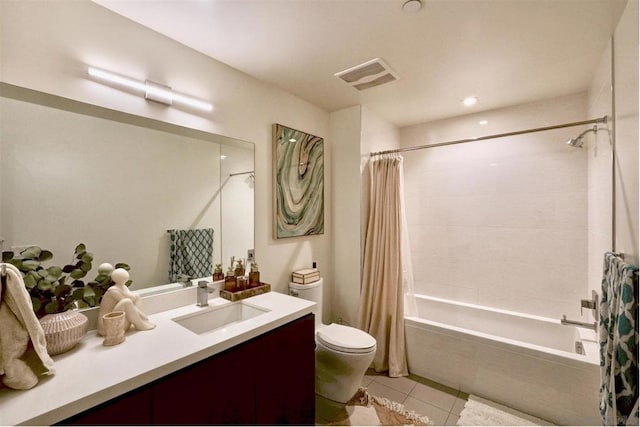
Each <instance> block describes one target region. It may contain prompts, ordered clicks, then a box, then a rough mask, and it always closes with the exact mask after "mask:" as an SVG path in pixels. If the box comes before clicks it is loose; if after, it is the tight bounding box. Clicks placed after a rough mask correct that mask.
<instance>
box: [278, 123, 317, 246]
mask: <svg viewBox="0 0 640 427" xmlns="http://www.w3.org/2000/svg"><path fill="white" fill-rule="evenodd" d="M273 180H274V189H273V193H274V195H273V205H274V214H273V217H274V225H273V234H274V238H275V239H282V238H285V237H295V236H309V235H313V234H324V139H323V138H320V137H318V136H313V135H310V134H308V133H305V132H301V131H299V130H296V129H292V128H289V127H286V126H283V125H280V124H274V125H273Z"/></svg>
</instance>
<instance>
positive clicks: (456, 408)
mask: <svg viewBox="0 0 640 427" xmlns="http://www.w3.org/2000/svg"><path fill="white" fill-rule="evenodd" d="M465 403H467V400H465V399H461V398H459V397H456V401H455V403H454V404H453V408H451V413H452V414H453V415H460V412H462V409H463V408H464V404H465Z"/></svg>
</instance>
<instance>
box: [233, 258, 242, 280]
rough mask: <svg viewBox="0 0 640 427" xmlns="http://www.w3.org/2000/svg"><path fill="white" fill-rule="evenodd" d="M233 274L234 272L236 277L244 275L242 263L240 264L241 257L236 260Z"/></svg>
mask: <svg viewBox="0 0 640 427" xmlns="http://www.w3.org/2000/svg"><path fill="white" fill-rule="evenodd" d="M235 274H236V277H241V276H244V264H242V260H241V259H239V260H237V261H236V269H235Z"/></svg>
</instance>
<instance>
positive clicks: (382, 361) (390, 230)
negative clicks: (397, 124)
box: [358, 154, 413, 377]
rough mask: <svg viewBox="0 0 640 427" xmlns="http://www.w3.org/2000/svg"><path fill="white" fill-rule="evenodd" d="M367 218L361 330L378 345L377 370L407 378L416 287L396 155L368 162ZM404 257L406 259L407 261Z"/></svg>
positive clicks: (360, 312) (399, 158)
mask: <svg viewBox="0 0 640 427" xmlns="http://www.w3.org/2000/svg"><path fill="white" fill-rule="evenodd" d="M369 175H370V189H369V190H370V191H369V215H368V222H367V230H366V235H365V242H364V262H363V272H362V289H361V293H360V305H359V308H358V327H359V328H360V329H362V330H364V331H366V332H368V333H369V334H370V335H372V336H373V337H374V338H375V339H376V341H377V346H378V348H377V352H376V355H375V358H374V359H373V368H374V369H375V370H376V371H377V372H383V371H387V370H388V371H389V376H390V377H400V376H406V375H408V374H409V372H408V368H407V358H406V353H405V339H404V314H405V294H407V295H408V296H409V297H410V300H409V302H410V303H411V302H413V298H412V296H413V295H412V293H413V283H411V281H410V280H407V279H411V270H410V263H409V257H408V253H406V254H403V253H404V252H406V251H407V249H406V248H407V247H408V245H407V243H408V242H407V239H406V235H405V236H404V238H403V229H405V230H406V224H405V221H404V202H403V195H402V190H403V189H402V185H403V183H402V157H401V156H400V155H397V154H393V155H385V156H379V157H376V158H373V159H372V160H371V161H370V162H369ZM403 255H404V256H403Z"/></svg>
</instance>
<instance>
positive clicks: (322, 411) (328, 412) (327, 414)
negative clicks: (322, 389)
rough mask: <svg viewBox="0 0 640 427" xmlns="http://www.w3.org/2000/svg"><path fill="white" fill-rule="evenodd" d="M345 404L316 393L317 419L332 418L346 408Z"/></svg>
mask: <svg viewBox="0 0 640 427" xmlns="http://www.w3.org/2000/svg"><path fill="white" fill-rule="evenodd" d="M344 406H345V405H344V404H343V403H339V402H334V401H333V400H330V399H327V398H324V397H322V396H319V395H317V394H316V420H317V419H322V420H328V421H330V420H332V419H334V418H335V417H336V415H338V414H339V413H340V412H341V411H343V410H344Z"/></svg>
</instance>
